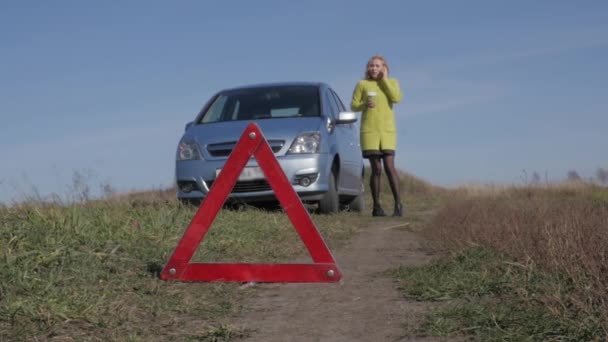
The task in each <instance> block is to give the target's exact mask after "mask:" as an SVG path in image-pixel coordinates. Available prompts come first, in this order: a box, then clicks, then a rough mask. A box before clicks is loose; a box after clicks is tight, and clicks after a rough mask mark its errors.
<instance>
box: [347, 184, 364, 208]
mask: <svg viewBox="0 0 608 342" xmlns="http://www.w3.org/2000/svg"><path fill="white" fill-rule="evenodd" d="M348 209H349V210H350V211H354V212H357V213H360V212H363V211H365V184H363V182H361V192H360V193H359V195H357V197H355V198H354V199H353V200H352V201H351V202H350V203H349V205H348Z"/></svg>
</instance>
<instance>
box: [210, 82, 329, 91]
mask: <svg viewBox="0 0 608 342" xmlns="http://www.w3.org/2000/svg"><path fill="white" fill-rule="evenodd" d="M290 86H313V87H318V88H326V87H328V85H327V84H325V83H323V82H274V83H257V84H249V85H242V86H238V87H234V88H227V89H223V90H222V91H220V93H222V92H225V91H232V90H241V89H252V88H266V87H290Z"/></svg>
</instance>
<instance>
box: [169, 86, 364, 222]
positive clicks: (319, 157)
mask: <svg viewBox="0 0 608 342" xmlns="http://www.w3.org/2000/svg"><path fill="white" fill-rule="evenodd" d="M252 121H253V122H256V123H257V125H258V126H259V127H260V129H261V130H262V133H263V134H264V137H265V138H266V140H267V141H268V143H269V144H270V146H271V148H272V150H273V152H274V154H275V156H276V158H277V160H278V161H279V164H280V165H281V167H282V169H283V171H284V172H285V174H286V176H287V178H288V179H289V180H291V183H292V185H293V188H294V190H295V191H296V192H297V193H298V195H299V196H300V198H301V200H302V201H303V202H304V203H318V205H319V211H320V212H321V213H335V212H338V211H339V210H341V209H344V208H349V209H350V210H352V211H362V210H364V206H365V202H364V198H363V189H364V188H365V187H364V185H363V172H364V168H363V159H362V157H361V150H360V146H359V131H358V126H357V125H356V121H357V117H356V115H355V113H353V112H349V111H347V110H346V108H345V107H344V104H343V103H342V101H341V100H340V98H339V97H338V95H337V94H336V93H335V92H334V91H333V90H332V89H331V88H330V87H329V86H328V85H327V84H324V83H277V84H260V85H251V86H245V87H239V88H234V89H227V90H223V91H220V92H219V93H217V94H216V95H215V96H213V97H212V98H211V99H210V100H209V101H208V102H207V104H206V105H205V106H204V107H203V109H202V110H201V112H200V113H199V114H198V115H197V117H196V119H195V120H194V121H192V122H189V123H188V124H186V131H185V133H184V135H183V136H182V138H181V140H180V142H179V145H178V148H177V156H176V159H177V160H176V164H175V178H176V182H177V187H178V193H177V197H178V198H179V199H180V200H181V201H184V202H198V201H200V200H202V199H203V198H204V197H205V196H206V194H207V193H208V192H209V190H210V189H211V186H212V185H213V182H214V181H215V179H216V177H217V175H218V174H219V172H220V170H221V169H222V167H223V166H224V163H225V162H226V160H227V158H228V155H229V154H230V152H231V151H232V149H233V148H234V146H235V145H236V143H237V141H238V139H239V138H240V136H241V134H242V133H243V130H244V129H245V127H246V126H247V125H248V124H249V123H251V122H252ZM229 201H232V202H237V203H238V202H246V203H252V202H253V203H256V202H258V203H259V202H266V201H275V202H276V197H275V195H274V193H273V191H272V189H271V188H270V185H269V184H268V182H267V181H266V179H265V177H264V174H263V172H262V171H261V169H260V168H259V166H258V165H257V162H256V160H255V159H254V158H252V159H251V160H250V161H249V162H248V164H247V166H246V168H245V169H244V170H243V172H242V173H241V175H240V177H239V179H238V181H237V183H236V185H235V186H234V188H233V189H232V192H231V194H230V196H229Z"/></svg>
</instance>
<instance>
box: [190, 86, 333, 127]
mask: <svg viewBox="0 0 608 342" xmlns="http://www.w3.org/2000/svg"><path fill="white" fill-rule="evenodd" d="M319 107H320V106H319V90H318V88H317V87H315V86H274V87H259V88H245V89H236V90H230V91H226V92H223V93H221V94H219V95H218V96H217V97H216V99H215V100H214V101H213V103H212V104H211V105H210V106H209V107H208V109H207V111H206V112H205V114H204V115H203V116H202V118H201V120H200V123H212V122H221V121H238V120H258V119H273V118H291V117H303V116H320V115H321V114H320V111H319Z"/></svg>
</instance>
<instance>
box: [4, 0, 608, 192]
mask: <svg viewBox="0 0 608 342" xmlns="http://www.w3.org/2000/svg"><path fill="white" fill-rule="evenodd" d="M0 49H1V50H0V51H1V53H0V119H1V122H2V124H1V125H0V160H1V162H0V201H10V200H12V199H19V198H21V197H23V196H24V195H28V194H32V192H33V191H34V190H36V191H38V192H39V193H40V195H42V196H46V195H48V194H49V193H57V194H65V193H66V192H69V186H70V184H71V183H72V176H73V174H74V172H78V173H80V174H82V175H85V176H86V177H87V179H88V181H89V182H90V183H91V186H92V187H93V188H95V187H96V186H97V185H98V184H101V183H108V184H111V185H112V186H113V187H114V188H115V189H117V190H120V191H129V190H133V189H150V188H159V187H166V186H169V185H170V184H171V183H172V181H173V168H174V155H175V147H176V144H177V142H178V139H179V137H180V135H181V133H182V131H183V127H184V124H185V123H186V122H187V121H190V120H191V119H192V118H193V117H194V116H195V115H196V113H197V112H198V111H199V109H200V107H201V106H202V105H203V103H204V102H205V101H206V100H207V99H208V98H209V97H210V96H211V95H212V94H213V93H215V92H216V91H218V90H219V89H222V88H227V87H232V86H236V85H243V84H249V83H257V82H272V81H294V80H299V81H300V80H301V81H324V82H327V83H329V84H330V85H332V86H333V87H334V88H335V89H336V91H337V92H338V94H339V95H340V96H341V97H342V99H343V101H344V102H349V101H350V96H351V93H352V90H353V88H354V85H355V84H356V82H357V80H358V79H360V78H361V76H362V74H363V69H364V65H365V63H366V61H367V59H368V58H369V57H370V56H371V55H373V54H382V55H384V56H385V57H386V58H387V60H388V62H389V64H390V67H391V76H392V77H396V78H397V79H399V81H400V84H401V87H402V91H403V93H404V99H403V101H402V103H400V104H398V105H397V106H396V107H395V111H396V115H397V125H398V132H399V137H398V154H397V159H396V160H397V164H398V166H399V167H400V168H402V169H404V170H407V171H409V172H411V173H413V174H415V175H417V176H419V177H421V178H423V179H426V180H428V181H430V182H432V183H435V184H439V185H457V184H462V183H469V182H477V183H521V182H522V176H523V174H524V173H523V170H525V171H526V173H527V174H528V175H530V174H531V173H532V172H535V171H536V172H538V173H539V174H541V175H542V176H543V177H544V176H545V174H546V175H548V178H549V179H550V180H560V179H563V178H565V176H566V173H567V172H568V170H571V169H574V170H576V171H578V173H579V174H580V175H581V176H583V177H591V176H593V174H594V172H595V170H596V169H597V168H599V167H603V168H607V167H608V158H607V157H606V156H607V155H608V154H607V153H606V151H607V148H608V139H607V138H606V134H605V132H604V131H605V130H606V129H607V128H608V115H607V114H608V96H607V95H608V63H607V62H606V61H608V2H605V1H585V2H576V3H575V2H572V1H460V2H448V1H375V2H369V1H352V0H351V1H299V2H293V1H262V0H260V1H241V2H236V1H233V2H229V1H171V2H169V1H149V0H148V1H121V2H118V1H114V2H110V1H104V2H101V1H98V2H91V1H53V2H46V1H1V2H0Z"/></svg>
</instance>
